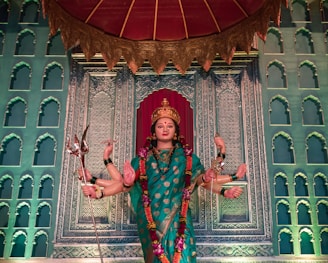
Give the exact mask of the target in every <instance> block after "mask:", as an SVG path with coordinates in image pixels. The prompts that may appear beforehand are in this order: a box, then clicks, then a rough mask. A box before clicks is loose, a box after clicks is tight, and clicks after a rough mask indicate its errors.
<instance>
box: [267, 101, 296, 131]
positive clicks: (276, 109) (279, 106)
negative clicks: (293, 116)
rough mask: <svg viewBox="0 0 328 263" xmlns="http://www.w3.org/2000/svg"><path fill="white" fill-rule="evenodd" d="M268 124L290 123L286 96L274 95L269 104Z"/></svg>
mask: <svg viewBox="0 0 328 263" xmlns="http://www.w3.org/2000/svg"><path fill="white" fill-rule="evenodd" d="M269 114H270V124H273V125H275V124H279V125H290V124H291V121H290V109H289V103H288V100H287V98H285V97H284V96H282V95H276V96H274V97H273V98H271V100H270V104H269Z"/></svg>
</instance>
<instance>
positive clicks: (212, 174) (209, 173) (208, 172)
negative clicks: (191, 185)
mask: <svg viewBox="0 0 328 263" xmlns="http://www.w3.org/2000/svg"><path fill="white" fill-rule="evenodd" d="M215 177H216V176H215V172H214V170H213V169H212V168H209V169H207V170H206V172H205V174H204V175H203V178H202V179H203V182H204V183H209V182H210V181H211V180H212V179H214V178H215Z"/></svg>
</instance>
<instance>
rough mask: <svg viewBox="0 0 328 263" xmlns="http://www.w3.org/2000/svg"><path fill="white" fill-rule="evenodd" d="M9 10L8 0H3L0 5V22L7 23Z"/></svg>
mask: <svg viewBox="0 0 328 263" xmlns="http://www.w3.org/2000/svg"><path fill="white" fill-rule="evenodd" d="M9 11H10V1H9V0H3V1H1V5H0V23H7V22H8V17H9Z"/></svg>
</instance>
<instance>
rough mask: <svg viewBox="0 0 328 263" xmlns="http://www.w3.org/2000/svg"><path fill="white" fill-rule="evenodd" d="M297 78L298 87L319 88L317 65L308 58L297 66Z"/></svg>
mask: <svg viewBox="0 0 328 263" xmlns="http://www.w3.org/2000/svg"><path fill="white" fill-rule="evenodd" d="M298 79H299V82H298V83H299V88H300V89H317V88H319V81H318V74H317V67H316V66H315V65H314V63H312V62H311V61H309V60H305V61H303V62H302V63H300V65H299V68H298Z"/></svg>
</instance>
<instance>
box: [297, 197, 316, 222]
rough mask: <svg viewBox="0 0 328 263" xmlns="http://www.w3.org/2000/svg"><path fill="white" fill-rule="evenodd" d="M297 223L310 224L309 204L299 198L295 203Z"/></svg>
mask: <svg viewBox="0 0 328 263" xmlns="http://www.w3.org/2000/svg"><path fill="white" fill-rule="evenodd" d="M296 213H297V224H298V225H311V222H312V220H311V213H312V211H311V206H310V203H309V201H307V200H305V199H301V200H299V201H297V203H296Z"/></svg>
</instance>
